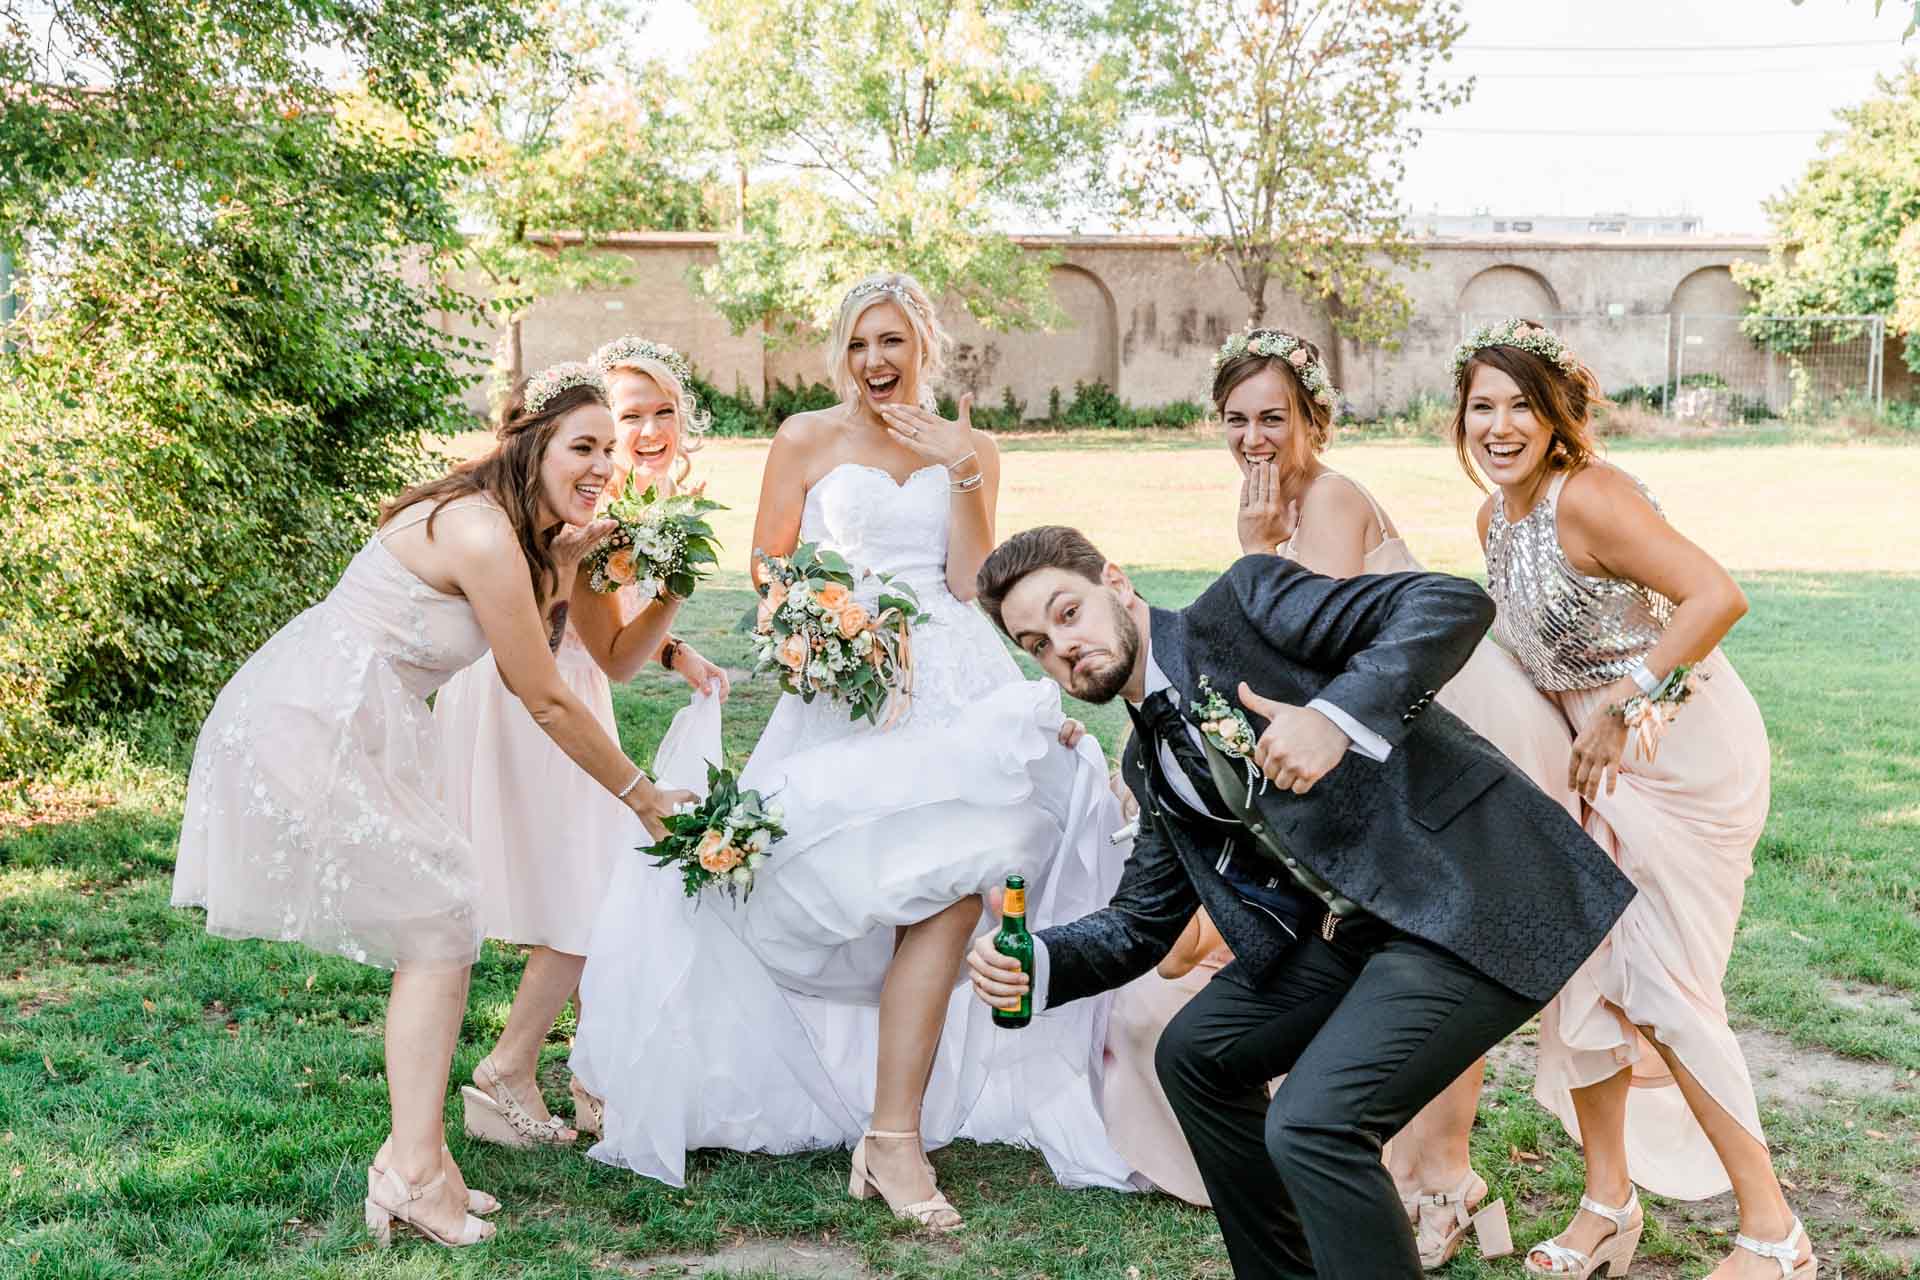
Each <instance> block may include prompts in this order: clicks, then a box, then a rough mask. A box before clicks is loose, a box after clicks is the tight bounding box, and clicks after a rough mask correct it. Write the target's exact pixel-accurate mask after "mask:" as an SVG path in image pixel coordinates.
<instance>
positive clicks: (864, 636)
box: [853, 631, 873, 658]
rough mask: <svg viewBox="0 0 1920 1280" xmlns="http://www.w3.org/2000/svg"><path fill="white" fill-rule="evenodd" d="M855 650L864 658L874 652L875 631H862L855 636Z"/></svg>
mask: <svg viewBox="0 0 1920 1280" xmlns="http://www.w3.org/2000/svg"><path fill="white" fill-rule="evenodd" d="M853 651H854V652H855V653H856V654H858V655H859V656H860V657H862V658H864V657H866V656H867V655H868V654H870V653H872V652H873V632H871V631H862V632H861V633H860V634H859V635H857V636H855V637H854V638H853Z"/></svg>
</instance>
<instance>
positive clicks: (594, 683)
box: [433, 607, 651, 955]
mask: <svg viewBox="0 0 1920 1280" xmlns="http://www.w3.org/2000/svg"><path fill="white" fill-rule="evenodd" d="M627 612H628V613H631V612H632V610H631V608H630V607H629V608H628V609H627ZM553 658H554V664H555V665H556V666H557V667H558V668H559V669H560V678H561V680H562V681H563V682H565V684H566V686H567V688H568V689H570V690H571V691H572V692H573V695H574V696H575V697H577V698H579V699H580V701H581V702H583V703H585V704H586V707H587V709H588V710H589V711H591V712H592V713H593V717H594V719H595V720H597V721H599V722H600V727H601V728H602V729H605V730H606V732H607V735H608V736H609V737H611V738H613V739H614V741H616V742H617V741H619V737H620V735H619V726H618V725H617V724H616V723H615V721H614V716H613V686H612V684H611V683H610V682H609V681H608V679H607V677H606V674H605V673H604V672H603V671H601V670H600V667H599V664H598V663H596V662H595V661H594V660H593V655H592V654H591V653H589V652H588V651H587V646H586V644H585V643H584V642H582V640H581V639H580V635H579V633H578V632H577V631H575V630H574V628H573V624H572V623H568V624H567V625H566V627H565V629H564V631H563V633H562V636H561V640H560V646H559V648H558V649H557V650H555V652H554V655H553ZM433 711H434V718H435V719H436V720H438V721H439V723H440V727H441V731H442V733H443V734H444V736H445V738H446V750H445V752H444V753H443V755H442V759H443V761H444V763H445V777H446V784H445V785H446V795H447V809H448V812H449V813H450V814H451V815H452V817H453V820H454V822H455V823H456V824H457V825H458V826H459V827H460V829H461V830H462V831H463V832H465V833H466V836H467V840H468V842H469V843H470V844H471V845H472V846H473V853H474V864H475V869H476V870H477V872H478V874H479V877H480V893H479V899H478V905H479V909H480V925H481V929H482V930H483V931H484V932H485V934H486V936H487V937H489V938H496V939H498V940H500V941H502V942H511V943H517V944H519V945H521V946H542V947H551V948H553V949H554V950H555V951H564V952H566V953H568V954H570V955H585V954H586V953H587V940H588V939H589V938H590V937H591V936H592V934H593V922H594V918H595V916H596V915H597V914H598V912H599V909H600V902H601V899H602V898H603V897H604V896H605V894H606V890H607V885H608V884H609V883H610V882H611V880H612V878H613V869H614V864H615V861H616V860H617V859H619V858H628V857H635V856H637V855H636V854H635V852H634V850H635V849H637V848H640V847H641V846H643V845H646V844H649V843H651V842H650V841H649V840H648V839H647V835H646V831H645V829H644V828H642V827H641V825H640V820H639V819H638V818H637V817H635V816H634V814H633V811H632V810H631V809H629V808H627V806H626V805H625V804H623V803H621V802H620V801H618V800H616V799H614V798H613V796H612V795H611V794H610V793H609V792H608V791H607V789H606V788H605V787H602V786H601V785H600V784H599V783H597V782H595V781H594V780H593V779H592V778H590V777H588V776H587V774H586V773H585V772H583V771H582V770H581V768H580V766H579V765H577V764H575V763H574V762H573V761H572V760H570V759H568V758H567V755H566V753H565V752H563V751H561V750H560V748H559V747H557V746H555V745H554V742H553V739H552V738H551V737H549V736H548V735H547V733H546V731H545V730H544V729H542V728H541V727H540V726H539V725H538V724H536V723H535V722H534V719H533V717H532V716H531V715H529V714H528V713H527V709H526V708H525V707H524V706H522V705H521V702H520V699H519V698H517V697H515V696H514V694H513V693H512V691H511V690H509V689H508V688H507V686H506V685H505V684H504V683H503V682H502V681H501V679H500V671H499V668H498V667H496V666H495V665H494V662H493V655H492V654H488V655H486V656H485V657H483V658H482V659H480V661H478V662H476V663H474V664H473V666H471V667H469V668H467V670H465V671H462V672H461V673H460V674H459V675H457V676H455V677H454V678H453V679H452V680H449V681H448V682H447V685H446V687H445V688H444V689H442V690H441V691H440V694H439V696H438V697H436V698H435V699H434V702H433Z"/></svg>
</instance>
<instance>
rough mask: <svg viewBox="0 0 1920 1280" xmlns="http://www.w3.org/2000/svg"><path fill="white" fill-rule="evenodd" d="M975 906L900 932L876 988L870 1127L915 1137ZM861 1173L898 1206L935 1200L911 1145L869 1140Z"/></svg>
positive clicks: (955, 908) (970, 903)
mask: <svg viewBox="0 0 1920 1280" xmlns="http://www.w3.org/2000/svg"><path fill="white" fill-rule="evenodd" d="M979 922H980V899H978V898H964V899H962V900H961V901H959V902H956V903H954V904H953V905H952V906H950V907H948V908H946V909H945V910H944V911H941V912H940V913H939V914H937V915H934V916H931V917H929V918H928V919H925V920H922V921H921V922H920V923H919V924H916V925H910V926H908V927H907V928H906V929H905V930H904V931H903V936H902V937H901V940H900V945H899V946H898V947H897V948H896V949H895V950H894V953H893V963H892V964H890V965H888V966H887V979H886V983H885V984H884V985H883V986H882V987H881V988H880V1052H879V1062H878V1070H877V1071H876V1073H875V1080H874V1091H873V1127H874V1128H875V1129H888V1130H893V1131H896V1132H908V1131H911V1132H914V1133H918V1132H919V1130H920V1104H921V1101H922V1100H923V1099H924V1098H925V1097H926V1093H927V1080H928V1078H929V1073H930V1072H931V1071H932V1069H933V1055H934V1051H935V1050H936V1049H938V1048H939V1047H940V1027H941V1024H942V1023H944V1022H945V1021H946V1017H947V999H948V997H949V996H951V995H952V994H953V987H954V982H955V980H956V979H957V978H958V976H959V973H960V961H961V958H962V956H963V955H964V954H965V953H966V949H967V943H968V941H969V940H970V939H971V938H972V937H973V930H974V926H975V925H977V924H979ZM867 1167H868V1170H869V1171H870V1172H871V1173H872V1174H873V1177H874V1179H875V1180H876V1181H878V1182H879V1183H881V1184H882V1185H883V1186H885V1187H886V1189H887V1190H888V1191H889V1192H891V1193H892V1198H893V1199H894V1200H895V1201H897V1202H899V1203H911V1202H913V1201H918V1200H925V1199H928V1198H929V1197H931V1196H932V1195H933V1192H934V1182H933V1171H932V1170H931V1169H930V1168H929V1167H928V1165H927V1163H926V1161H925V1160H924V1159H923V1158H922V1152H921V1149H920V1144H919V1142H918V1141H917V1140H911V1139H909V1140H902V1139H874V1140H872V1141H869V1142H868V1143H867Z"/></svg>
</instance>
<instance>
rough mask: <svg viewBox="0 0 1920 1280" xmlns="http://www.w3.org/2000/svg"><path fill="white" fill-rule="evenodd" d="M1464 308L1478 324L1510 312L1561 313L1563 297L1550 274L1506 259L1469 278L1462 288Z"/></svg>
mask: <svg viewBox="0 0 1920 1280" xmlns="http://www.w3.org/2000/svg"><path fill="white" fill-rule="evenodd" d="M1460 310H1461V312H1462V313H1464V314H1466V315H1468V316H1470V317H1472V322H1473V323H1474V324H1476V325H1481V324H1491V323H1493V322H1494V321H1496V320H1500V319H1503V318H1505V317H1507V316H1527V317H1529V318H1531V319H1535V320H1538V319H1540V318H1542V317H1543V316H1554V315H1559V314H1560V298H1559V295H1557V294H1555V293H1554V291H1553V286H1552V285H1551V284H1548V283H1547V278H1546V277H1545V276H1543V275H1541V274H1540V273H1539V272H1538V271H1535V270H1533V269H1531V268H1530V267H1516V266H1514V265H1512V264H1511V263H1502V264H1501V265H1499V266H1497V267H1488V268H1487V269H1486V270H1484V271H1482V272H1480V273H1479V274H1478V275H1476V276H1474V277H1473V279H1471V280H1469V281H1467V283H1466V286H1465V287H1464V288H1462V289H1461V290H1460Z"/></svg>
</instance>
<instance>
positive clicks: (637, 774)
mask: <svg viewBox="0 0 1920 1280" xmlns="http://www.w3.org/2000/svg"><path fill="white" fill-rule="evenodd" d="M646 776H647V771H646V770H645V769H635V770H634V771H633V781H632V782H629V783H628V784H627V785H626V786H624V787H622V788H620V789H619V790H618V791H616V792H614V793H613V798H614V799H615V800H625V799H626V798H627V797H628V796H630V795H632V794H633V789H634V788H635V787H637V786H639V785H640V780H641V779H642V778H644V777H646Z"/></svg>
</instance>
